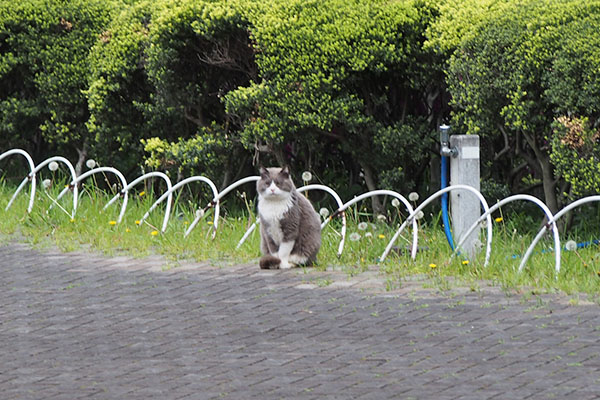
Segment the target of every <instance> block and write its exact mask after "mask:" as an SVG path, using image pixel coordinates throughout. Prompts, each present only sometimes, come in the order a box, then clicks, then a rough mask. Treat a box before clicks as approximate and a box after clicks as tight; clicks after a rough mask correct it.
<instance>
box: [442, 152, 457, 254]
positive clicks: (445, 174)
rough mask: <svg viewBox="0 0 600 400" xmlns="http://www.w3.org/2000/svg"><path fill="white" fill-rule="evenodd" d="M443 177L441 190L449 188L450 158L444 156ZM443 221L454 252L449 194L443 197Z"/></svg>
mask: <svg viewBox="0 0 600 400" xmlns="http://www.w3.org/2000/svg"><path fill="white" fill-rule="evenodd" d="M441 175H442V176H441V183H442V184H441V189H445V188H446V186H448V157H444V156H442V171H441ZM442 221H443V223H444V232H445V233H446V239H447V240H448V244H449V245H450V248H451V249H452V251H454V239H453V238H452V231H450V218H448V193H444V194H443V195H442Z"/></svg>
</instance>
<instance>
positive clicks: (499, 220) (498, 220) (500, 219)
mask: <svg viewBox="0 0 600 400" xmlns="http://www.w3.org/2000/svg"><path fill="white" fill-rule="evenodd" d="M502 219H503V218H502V217H498V218H496V219H495V220H494V221H496V222H502Z"/></svg>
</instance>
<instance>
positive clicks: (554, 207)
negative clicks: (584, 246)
mask: <svg viewBox="0 0 600 400" xmlns="http://www.w3.org/2000/svg"><path fill="white" fill-rule="evenodd" d="M523 137H524V138H525V140H526V141H527V144H528V145H529V147H531V149H532V150H533V152H534V153H535V158H536V159H537V163H538V165H539V167H540V169H541V171H542V186H543V188H544V202H545V203H546V205H547V206H548V208H549V209H550V211H551V212H552V213H553V214H556V213H557V212H558V197H557V195H556V181H555V179H554V170H553V168H552V164H551V163H550V156H549V155H548V154H547V153H546V152H544V151H543V150H542V149H540V148H539V147H538V145H537V143H536V141H535V138H534V137H532V136H531V135H530V134H529V133H525V132H523Z"/></svg>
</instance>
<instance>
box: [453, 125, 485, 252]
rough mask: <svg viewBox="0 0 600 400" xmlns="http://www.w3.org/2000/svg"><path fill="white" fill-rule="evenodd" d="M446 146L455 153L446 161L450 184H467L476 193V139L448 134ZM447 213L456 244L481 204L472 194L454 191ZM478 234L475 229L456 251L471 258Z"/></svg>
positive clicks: (475, 137)
mask: <svg viewBox="0 0 600 400" xmlns="http://www.w3.org/2000/svg"><path fill="white" fill-rule="evenodd" d="M450 147H451V148H456V149H457V150H458V156H457V157H452V158H450V185H469V186H472V187H474V188H475V189H477V190H480V175H479V136H477V135H452V136H450ZM450 212H451V215H452V231H453V236H454V242H455V243H458V242H459V241H460V240H461V239H462V236H463V233H464V232H465V231H466V230H467V229H469V228H470V227H471V225H473V224H474V223H475V221H477V219H478V218H479V217H480V215H481V204H480V203H479V199H478V198H477V197H476V196H474V195H473V194H472V193H469V192H466V191H459V190H454V191H452V192H450ZM479 231H480V230H479V229H475V230H474V231H473V233H471V234H470V235H469V237H468V238H467V239H466V240H465V242H464V244H463V245H462V248H461V249H459V250H460V251H461V252H462V253H463V254H465V255H466V256H467V257H474V256H475V255H476V254H477V251H478V250H479V245H478V243H479Z"/></svg>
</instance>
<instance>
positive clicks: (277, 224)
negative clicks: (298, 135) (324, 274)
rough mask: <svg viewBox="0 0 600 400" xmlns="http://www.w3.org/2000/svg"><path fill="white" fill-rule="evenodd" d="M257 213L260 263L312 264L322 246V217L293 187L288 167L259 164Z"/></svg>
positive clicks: (270, 265)
mask: <svg viewBox="0 0 600 400" xmlns="http://www.w3.org/2000/svg"><path fill="white" fill-rule="evenodd" d="M256 189H257V191H258V215H259V218H260V249H261V252H262V254H263V257H262V258H261V259H260V267H261V268H263V269H269V268H282V269H284V268H291V267H293V266H294V265H301V264H304V265H311V264H313V263H314V262H316V260H317V253H318V252H319V248H320V247H321V220H320V218H319V214H317V212H316V211H315V209H314V208H313V206H312V204H310V202H309V201H308V199H307V198H306V197H304V196H302V195H301V194H300V193H298V191H297V190H296V187H295V186H294V183H293V182H292V180H291V178H290V172H289V170H288V168H287V167H283V168H264V167H261V168H260V180H259V181H258V182H257V183H256Z"/></svg>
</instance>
